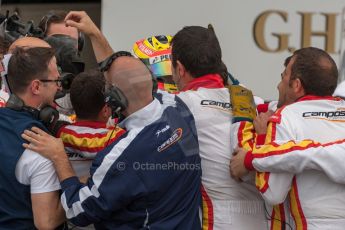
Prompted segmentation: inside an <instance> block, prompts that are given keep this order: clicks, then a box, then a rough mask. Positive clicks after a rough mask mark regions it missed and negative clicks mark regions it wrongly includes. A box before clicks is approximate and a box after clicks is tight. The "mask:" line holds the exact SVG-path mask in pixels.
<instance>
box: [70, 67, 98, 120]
mask: <svg viewBox="0 0 345 230" xmlns="http://www.w3.org/2000/svg"><path fill="white" fill-rule="evenodd" d="M104 89H105V79H104V76H103V73H101V72H100V71H98V70H89V71H86V72H83V73H80V74H78V75H77V76H76V77H75V79H74V80H73V82H72V85H71V90H70V96H71V102H72V106H73V109H74V111H75V114H76V115H77V118H79V119H87V120H95V119H97V117H98V114H99V112H100V111H101V110H102V108H103V107H104V105H105V100H104V99H105V98H104Z"/></svg>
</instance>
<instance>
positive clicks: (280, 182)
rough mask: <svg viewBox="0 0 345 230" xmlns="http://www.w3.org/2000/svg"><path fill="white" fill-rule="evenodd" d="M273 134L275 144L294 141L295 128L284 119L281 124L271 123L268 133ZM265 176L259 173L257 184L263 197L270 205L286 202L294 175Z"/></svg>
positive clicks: (269, 174)
mask: <svg viewBox="0 0 345 230" xmlns="http://www.w3.org/2000/svg"><path fill="white" fill-rule="evenodd" d="M269 132H271V133H275V134H272V135H271V136H272V140H271V141H274V142H281V141H284V140H291V139H294V138H295V137H294V132H293V128H292V127H291V126H290V125H289V123H288V122H287V121H286V120H285V119H283V118H282V121H281V123H279V124H278V123H270V124H269V126H268V133H269ZM264 174H267V175H265V176H263V175H262V173H261V175H260V173H257V176H256V183H257V186H258V188H259V191H260V192H261V194H262V197H263V198H264V200H265V201H267V202H268V203H270V204H272V205H275V204H280V203H282V202H284V200H285V198H286V196H287V194H288V192H289V191H290V188H291V183H292V179H293V177H294V174H291V173H264Z"/></svg>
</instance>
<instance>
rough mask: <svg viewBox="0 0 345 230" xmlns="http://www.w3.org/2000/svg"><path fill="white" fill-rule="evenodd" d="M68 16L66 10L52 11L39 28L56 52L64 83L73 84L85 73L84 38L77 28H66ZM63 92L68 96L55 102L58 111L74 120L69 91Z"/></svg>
mask: <svg viewBox="0 0 345 230" xmlns="http://www.w3.org/2000/svg"><path fill="white" fill-rule="evenodd" d="M66 15H67V12H66V11H64V10H51V11H49V12H48V13H47V14H46V15H45V16H43V17H42V19H41V21H40V23H39V25H38V27H39V28H41V30H42V31H43V35H44V40H45V41H47V42H48V43H49V44H50V45H51V46H52V47H53V48H54V49H55V51H56V58H57V64H58V66H59V67H60V68H61V71H62V72H63V74H62V75H63V77H64V78H65V79H66V80H65V81H64V82H67V81H69V82H71V81H72V80H73V77H74V76H75V75H77V74H78V73H81V72H83V71H84V62H83V61H82V59H81V57H80V53H81V51H82V50H83V46H84V36H83V34H82V33H80V32H79V31H78V30H77V29H76V28H74V27H66V26H65V23H64V19H65V17H66ZM67 73H68V75H67ZM69 85H70V83H69ZM63 92H64V93H65V94H66V95H65V96H64V97H62V98H59V99H57V100H56V101H55V102H56V104H57V110H58V111H59V112H60V113H62V114H64V115H67V116H70V118H72V119H73V118H74V111H73V108H72V104H71V101H70V95H69V90H68V89H64V88H63Z"/></svg>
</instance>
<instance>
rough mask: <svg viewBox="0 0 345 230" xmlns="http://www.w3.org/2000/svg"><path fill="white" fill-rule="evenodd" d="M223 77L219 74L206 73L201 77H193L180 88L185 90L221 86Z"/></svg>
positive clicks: (222, 85)
mask: <svg viewBox="0 0 345 230" xmlns="http://www.w3.org/2000/svg"><path fill="white" fill-rule="evenodd" d="M223 87H224V84H223V79H222V78H221V76H220V75H219V74H206V75H204V76H201V77H197V78H194V79H193V80H191V81H190V82H188V84H187V85H186V86H185V87H184V88H183V89H182V91H187V90H197V89H199V88H208V89H214V88H223Z"/></svg>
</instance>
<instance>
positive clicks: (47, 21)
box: [38, 10, 67, 36]
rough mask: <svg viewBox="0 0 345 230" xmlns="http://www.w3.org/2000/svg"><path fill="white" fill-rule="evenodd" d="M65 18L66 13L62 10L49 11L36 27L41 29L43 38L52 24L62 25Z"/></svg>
mask: <svg viewBox="0 0 345 230" xmlns="http://www.w3.org/2000/svg"><path fill="white" fill-rule="evenodd" d="M66 16H67V12H66V11H64V10H50V11H49V12H48V13H47V14H46V15H44V16H43V18H42V19H41V21H40V22H39V24H38V27H39V28H41V29H42V31H43V33H44V36H46V35H47V32H48V28H49V26H50V25H51V24H53V23H62V22H64V20H65V17H66Z"/></svg>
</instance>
